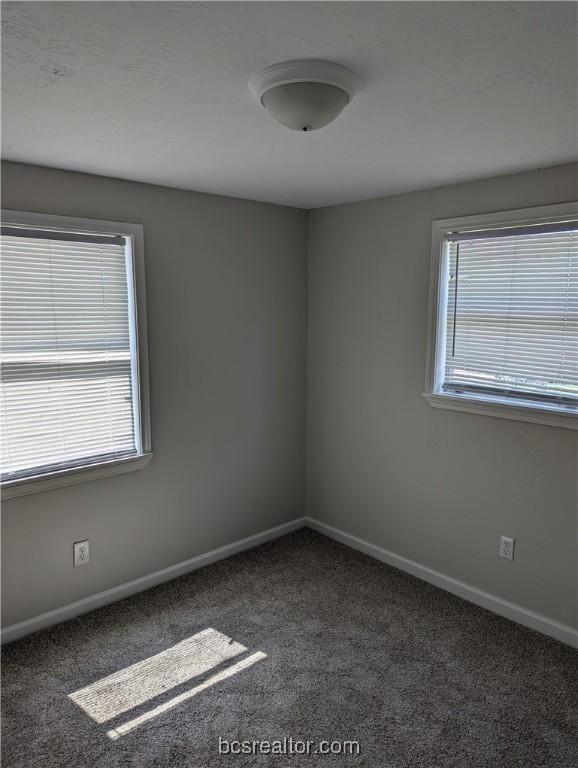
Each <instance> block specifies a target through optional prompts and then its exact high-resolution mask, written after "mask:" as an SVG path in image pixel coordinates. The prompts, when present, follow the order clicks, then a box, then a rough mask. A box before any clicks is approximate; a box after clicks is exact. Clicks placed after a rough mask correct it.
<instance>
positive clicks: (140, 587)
mask: <svg viewBox="0 0 578 768" xmlns="http://www.w3.org/2000/svg"><path fill="white" fill-rule="evenodd" d="M303 527H307V528H312V529H313V530H314V531H318V532H319V533H322V534H323V535H325V536H328V537H329V538H331V539H335V540H336V541H339V542H341V543H342V544H345V545H346V546H348V547H351V548H352V549H357V550H359V551H360V552H364V553H365V554H366V555H370V557H374V558H375V559H376V560H380V561H381V562H383V563H387V565H391V566H393V567H394V568H397V569H399V570H400V571H405V572H406V573H410V574H411V575H412V576H416V577H417V578H418V579H422V580H423V581H427V582H429V583H430V584H434V585H435V586H436V587H440V588H441V589H444V590H445V591H446V592H451V593H452V594H453V595H457V596H458V597H461V598H463V599H464V600H468V601H469V602H470V603H474V604H475V605H479V606H481V607H482V608H486V609H487V610H488V611H492V612H493V613H497V614H498V615H499V616H504V617H505V618H506V619H510V620H511V621H515V622H517V623H518V624H523V625H524V626H525V627H529V628H530V629H534V630H536V631H537V632H541V633H542V634H544V635H548V636H549V637H553V638H555V639H556V640H560V641H561V642H563V643H567V644H568V645H571V646H572V647H574V648H577V647H578V630H576V629H574V628H573V627H570V626H568V625H567V624H560V623H559V622H557V621H554V620H553V619H549V618H548V617H547V616H543V615H542V614H539V613H535V612H534V611H530V610H528V609H527V608H523V607H522V606H519V605H516V604H515V603H510V602H508V601H507V600H503V599H502V598H501V597H497V596H496V595H492V594H490V593H489V592H484V591H483V590H481V589H477V588H476V587H472V586H471V585H469V584H465V583H464V582H463V581H458V580H457V579H453V578H452V577H451V576H446V575H445V574H443V573H440V572H439V571H434V570H433V569H432V568H427V567H426V566H424V565H421V564H420V563H417V562H415V561H414V560H408V559H407V558H405V557H401V556H400V555H396V554H395V553H393V552H390V551H389V550H387V549H383V548H382V547H378V546H376V545H375V544H370V543H369V542H368V541H364V540H363V539H359V538H358V537H357V536H353V535H352V534H350V533H346V532H345V531H342V530H340V529H338V528H334V527H333V526H332V525H328V524H327V523H322V522H321V521H320V520H315V519H314V518H310V517H300V518H297V519H296V520H292V521H291V522H289V523H284V524H283V525H278V526H276V527H275V528H269V529H268V530H266V531H262V532H261V533H256V534H254V535H253V536H248V537H247V538H245V539H240V540H239V541H235V542H233V543H231V544H226V545H225V546H223V547H219V548H218V549H213V550H211V551H210V552H206V553H205V554H202V555H197V556H196V557H192V558H190V560H184V561H183V562H181V563H176V564H175V565H171V566H169V567H168V568H164V569H163V570H161V571H156V572H155V573H151V574H149V575H148V576H142V577H141V578H139V579H134V581H128V582H126V583H125V584H120V585H119V586H118V587H112V589H107V590H105V591H104V592H98V593H97V594H95V595H90V596H89V597H85V598H83V599H82V600H78V601H76V602H74V603H70V604H69V605H64V606H62V608H56V609H55V610H53V611H48V613H42V614H40V615H39V616H34V617H33V618H31V619H27V620H26V621H21V622H19V623H18V624H12V625H11V626H8V627H6V628H5V629H3V630H2V636H1V637H2V643H3V644H4V643H9V642H11V641H13V640H18V639H19V638H21V637H25V636H26V635H30V634H32V633H33V632H38V631H39V630H41V629H46V628H47V627H51V626H53V625H54V624H59V623H60V622H62V621H66V620H67V619H72V618H74V617H75V616H80V615H81V614H83V613H88V612H89V611H93V610H94V609H95V608H100V607H101V606H103V605H108V604H109V603H115V602H117V601H118V600H122V599H124V598H125V597H130V596H131V595H134V594H136V593H137V592H143V591H144V590H146V589H150V588H151V587H154V586H156V585H157V584H162V583H163V582H165V581H170V580H171V579H176V578H177V577H178V576H182V575H184V574H185V573H189V572H190V571H194V570H196V569H197V568H202V567H203V566H205V565H209V564H210V563H215V562H217V561H218V560H224V559H225V558H227V557H231V555H234V554H236V553H237V552H242V551H243V550H246V549H251V548H252V547H257V546H258V545H259V544H264V543H265V542H267V541H272V540H273V539H277V538H279V537H280V536H284V535H285V534H287V533H291V532H292V531H296V530H298V529H299V528H303Z"/></svg>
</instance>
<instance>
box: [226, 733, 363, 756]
mask: <svg viewBox="0 0 578 768" xmlns="http://www.w3.org/2000/svg"><path fill="white" fill-rule="evenodd" d="M219 754H220V755H285V756H290V755H359V754H360V747H359V742H358V741H353V740H351V739H346V740H339V739H334V740H332V741H327V740H325V739H321V740H320V741H311V740H310V739H293V738H292V737H290V736H286V737H283V738H282V739H269V740H256V739H247V740H245V741H237V740H230V739H223V738H221V737H220V736H219Z"/></svg>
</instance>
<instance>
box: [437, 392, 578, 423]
mask: <svg viewBox="0 0 578 768" xmlns="http://www.w3.org/2000/svg"><path fill="white" fill-rule="evenodd" d="M423 396H424V397H425V399H426V400H427V401H428V403H429V404H430V405H431V406H432V407H433V408H445V409H447V410H450V411H464V412H466V413H477V414H479V415H481V416H495V417H497V418H499V419H513V420H514V421H529V422H532V423H534V424H546V425H547V426H550V427H563V428H565V429H578V414H576V413H575V412H573V411H571V410H570V409H568V410H564V409H561V408H556V407H554V406H547V405H528V404H526V403H524V402H522V401H510V400H508V401H501V400H498V399H493V398H484V397H481V396H475V397H474V396H471V395H459V396H458V395H447V394H442V393H440V392H433V393H432V392H424V393H423Z"/></svg>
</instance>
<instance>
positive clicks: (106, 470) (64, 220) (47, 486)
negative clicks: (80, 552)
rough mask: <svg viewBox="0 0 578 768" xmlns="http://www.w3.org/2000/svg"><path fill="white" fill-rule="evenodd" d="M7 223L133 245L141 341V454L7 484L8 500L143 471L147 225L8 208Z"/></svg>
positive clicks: (147, 456) (146, 447)
mask: <svg viewBox="0 0 578 768" xmlns="http://www.w3.org/2000/svg"><path fill="white" fill-rule="evenodd" d="M1 215H2V224H3V225H5V226H8V225H18V226H30V227H38V228H42V229H55V230H65V231H68V230H76V231H80V232H87V233H94V234H105V235H110V234H115V235H123V236H124V237H126V238H127V239H128V241H129V243H130V249H131V262H132V285H129V291H128V300H129V307H131V309H132V314H133V317H134V333H135V336H136V339H135V341H136V349H137V356H136V358H137V359H136V371H133V382H135V383H136V384H137V385H138V386H136V387H135V388H134V392H135V393H136V397H137V400H138V403H137V404H136V405H137V406H138V421H139V431H138V434H137V444H139V443H140V445H138V448H139V449H140V450H139V452H138V453H137V454H136V455H134V456H128V457H123V458H118V459H106V460H101V461H93V462H91V461H86V462H84V463H75V464H73V465H71V466H67V467H59V468H58V469H54V470H49V471H43V472H38V473H37V474H30V475H27V476H26V477H21V478H14V479H10V480H4V481H2V482H1V484H0V488H1V494H2V499H3V500H5V499H11V498H14V497H16V496H24V495H28V494H31V493H39V492H42V491H49V490H53V489H56V488H61V487H64V486H68V485H76V484H77V483H82V482H88V481H92V480H96V479H98V478H103V477H110V476H113V475H119V474H124V473H125V472H132V471H135V470H139V469H142V468H143V467H144V466H146V464H148V462H149V461H150V460H151V459H152V457H153V454H152V442H151V422H150V389H149V359H148V338H147V314H146V284H145V263H144V236H143V227H142V224H136V223H129V222H119V221H103V220H100V219H85V218H77V217H73V216H60V215H56V214H46V213H32V212H28V211H14V210H7V209H2V212H1Z"/></svg>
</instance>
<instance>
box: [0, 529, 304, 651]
mask: <svg viewBox="0 0 578 768" xmlns="http://www.w3.org/2000/svg"><path fill="white" fill-rule="evenodd" d="M305 524H306V519H305V518H304V517H300V518H298V519H297V520H292V521H291V522H289V523H283V525H278V526H276V527H275V528H269V529H268V530H266V531H262V532H261V533H256V534H254V535H253V536H247V538H245V539H240V540H239V541H234V542H233V543H232V544H225V546H223V547H219V548H218V549H213V550H211V551H210V552H206V553H205V554H203V555H197V556H196V557H191V558H190V560H184V561H183V562H181V563H176V564H175V565H171V566H169V567H168V568H163V570H162V571H155V573H150V574H149V575H148V576H142V577H141V578H140V579H134V581H127V582H126V583H125V584H120V585H119V586H118V587H112V589H107V590H105V591H104V592H98V593H97V594H96V595H90V596H89V597H84V598H83V599H82V600H77V601H76V602H75V603H70V604H69V605H64V606H62V608H56V609H55V610H53V611H48V613H42V614H40V615H39V616H34V617H33V618H31V619H27V620H26V621H21V622H19V623H18V624H12V625H10V626H8V627H6V628H5V629H3V630H2V644H4V643H9V642H11V641H12V640H18V639H19V638H21V637H25V636H26V635H30V634H32V633H33V632H38V631H39V630H41V629H46V628H47V627H51V626H52V625H53V624H59V623H60V622H61V621H66V620H67V619H72V618H74V617H75V616H80V615H81V614H83V613H88V612H89V611H93V610H94V609H95V608H100V607H101V606H103V605H108V604H109V603H116V602H117V601H118V600H122V599H123V598H125V597H130V595H134V594H136V593H137V592H143V591H144V590H145V589H150V588H151V587H154V586H156V585H157V584H162V583H163V582H164V581H170V580H171V579H176V578H177V577H178V576H182V575H183V574H185V573H189V572H190V571H195V570H197V568H202V567H203V566H204V565H209V564H210V563H215V562H217V560H224V559H225V558H226V557H231V555H235V554H236V553H237V552H242V551H243V550H245V549H252V548H253V547H257V546H258V545H259V544H264V543H265V542H267V541H272V540H273V539H277V538H279V537H280V536H285V534H287V533H291V532H292V531H296V530H298V529H299V528H303V527H304V526H305Z"/></svg>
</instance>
